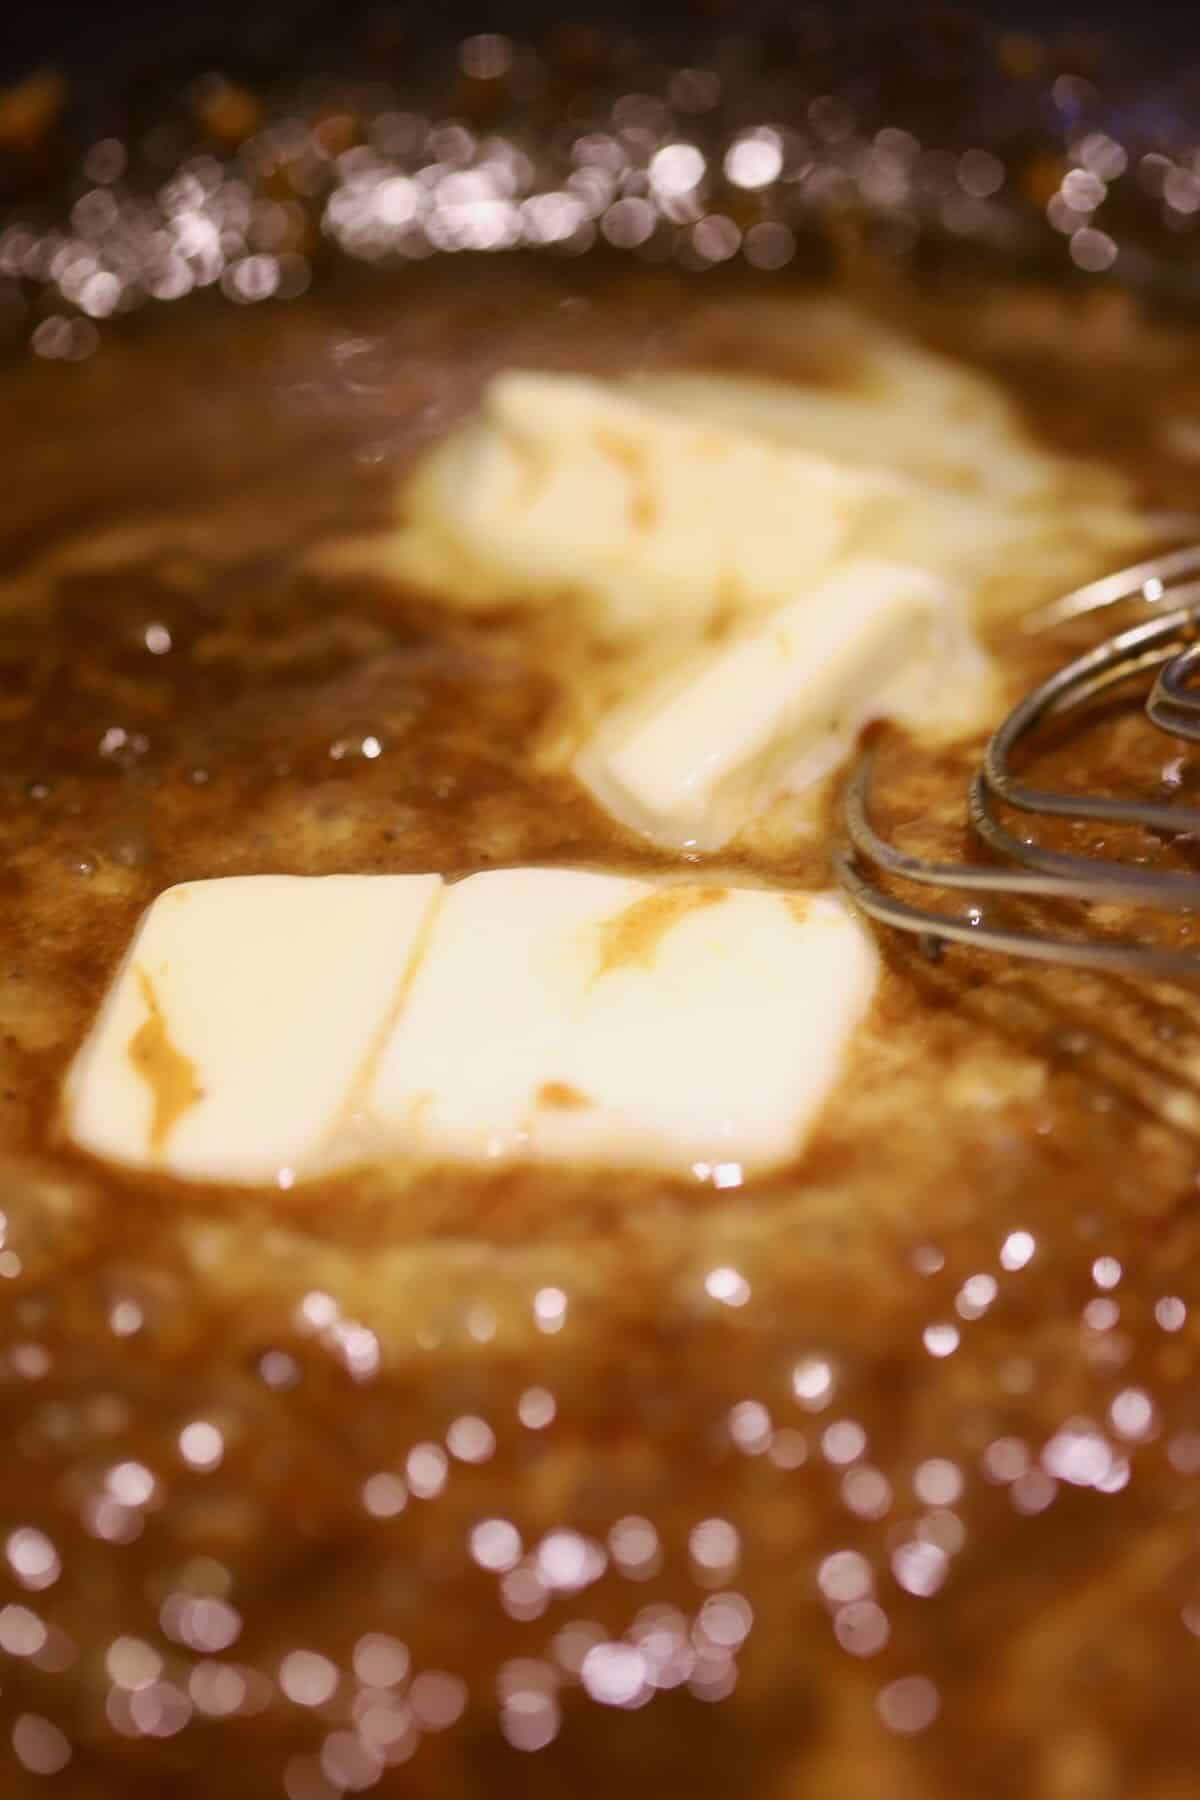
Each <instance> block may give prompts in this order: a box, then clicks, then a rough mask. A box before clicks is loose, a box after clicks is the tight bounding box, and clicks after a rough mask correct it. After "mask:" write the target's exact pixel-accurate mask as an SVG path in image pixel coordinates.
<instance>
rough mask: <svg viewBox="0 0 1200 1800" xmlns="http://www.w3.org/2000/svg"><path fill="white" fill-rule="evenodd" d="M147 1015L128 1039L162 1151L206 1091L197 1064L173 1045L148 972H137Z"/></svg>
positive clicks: (154, 1145) (155, 1145)
mask: <svg viewBox="0 0 1200 1800" xmlns="http://www.w3.org/2000/svg"><path fill="white" fill-rule="evenodd" d="M137 977H138V983H139V985H140V987H141V990H142V999H143V1000H144V1001H145V1003H146V1009H147V1016H146V1018H145V1020H144V1021H143V1023H142V1024H141V1025H139V1026H138V1028H137V1030H136V1031H135V1032H134V1034H133V1036H132V1037H131V1038H130V1040H129V1060H130V1062H131V1063H132V1064H133V1066H134V1068H135V1069H136V1070H137V1072H138V1074H139V1075H140V1076H141V1078H142V1080H143V1081H144V1082H145V1083H146V1084H147V1086H148V1087H149V1089H150V1093H151V1097H152V1099H153V1102H154V1116H153V1118H152V1119H151V1122H150V1148H151V1149H152V1150H153V1151H155V1152H156V1153H157V1152H160V1151H161V1150H162V1149H163V1147H164V1145H165V1144H166V1141H167V1137H168V1135H169V1133H170V1132H171V1130H172V1128H173V1127H174V1125H175V1123H176V1121H177V1120H178V1119H179V1117H180V1115H181V1114H182V1113H185V1112H186V1111H187V1109H188V1107H189V1106H194V1105H195V1104H196V1102H197V1100H202V1099H203V1098H204V1090H203V1088H202V1087H200V1086H199V1084H198V1083H197V1081H196V1065H195V1063H194V1062H193V1061H192V1059H191V1057H190V1056H185V1055H184V1053H183V1051H182V1050H180V1049H179V1048H178V1046H177V1045H175V1044H173V1043H172V1042H171V1036H170V1033H169V1032H168V1030H167V1021H166V1019H165V1018H164V1017H163V1010H162V1007H161V1006H160V1005H159V1003H158V995H157V994H156V993H155V991H154V983H153V982H152V981H151V979H150V977H149V975H147V973H146V971H145V969H139V970H138V972H137Z"/></svg>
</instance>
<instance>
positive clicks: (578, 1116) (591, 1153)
mask: <svg viewBox="0 0 1200 1800" xmlns="http://www.w3.org/2000/svg"><path fill="white" fill-rule="evenodd" d="M876 978H877V961H876V952H875V948H874V944H873V941H872V939H871V938H870V936H869V935H868V934H867V932H866V931H865V930H864V929H863V927H862V926H861V925H860V923H859V922H858V920H857V919H856V918H855V917H854V915H853V914H852V913H851V912H850V911H849V909H848V908H847V907H846V906H845V905H844V904H843V902H842V901H841V900H840V899H839V898H838V897H837V896H835V895H809V894H802V895H783V894H779V893H772V892H769V891H767V890H763V889H737V888H728V887H719V886H702V885H695V884H692V885H660V884H655V883H653V882H647V881H634V880H629V879H627V878H625V877H622V876H614V875H600V874H592V873H588V872H582V871H577V870H559V869H510V870H501V871H495V872H489V873H487V874H483V875H474V876H470V877H468V878H467V879H466V880H464V881H461V882H458V883H457V884H455V885H453V886H444V885H443V883H442V881H441V879H440V877H438V876H436V875H430V876H395V877H393V876H365V875H364V876H333V877H327V878H321V879H314V880H303V879H288V878H283V877H278V878H277V877H271V876H264V877H258V878H250V879H233V880H223V881H207V882H195V883H192V884H190V885H188V886H184V887H177V888H171V889H169V890H168V891H167V892H166V893H165V894H163V895H161V896H160V897H159V899H158V900H157V901H155V903H154V905H153V906H152V907H151V908H150V910H149V911H148V912H147V914H146V915H145V917H144V919H143V920H142V923H141V925H140V926H139V928H138V931H137V934H136V936H135V938H134V942H133V945H132V947H131V949H130V951H129V953H128V955H127V957H126V958H125V961H124V962H123V964H122V965H121V968H120V969H119V971H118V973H117V975H116V977H115V980H114V982H113V986H112V988H111V990H110V992H109V995H108V997H107V999H106V1000H105V1002H104V1005H103V1007H102V1009H101V1012H100V1015H99V1018H98V1019H97V1021H96V1024H95V1027H94V1028H93V1030H92V1032H91V1035H90V1036H89V1038H88V1040H87V1042H86V1043H85V1044H84V1046H83V1048H82V1050H81V1051H80V1052H79V1055H78V1056H77V1057H76V1059H75V1062H74V1064H73V1065H72V1068H71V1071H70V1074H69V1076H68V1079H67V1084H66V1125H67V1129H68V1131H69V1132H70V1134H71V1136H72V1137H73V1138H74V1139H75V1141H76V1142H77V1143H79V1144H81V1145H82V1146H83V1147H84V1148H85V1149H87V1150H90V1151H92V1152H94V1153H95V1154H96V1155H99V1156H102V1157H106V1158H108V1159H110V1160H111V1161H114V1162H120V1163H124V1164H127V1165H130V1166H132V1167H135V1168H144V1169H163V1170H166V1171H168V1172H170V1173H171V1174H173V1175H178V1176H183V1177H186V1178H188V1179H192V1180H205V1181H224V1182H238V1183H246V1184H259V1185H265V1184H280V1185H283V1186H290V1185H291V1183H292V1182H293V1181H294V1180H299V1179H303V1178H304V1177H305V1176H312V1175H315V1174H319V1173H324V1172H328V1171H331V1170H334V1169H339V1168H345V1167H349V1166H351V1165H353V1164H356V1163H363V1162H369V1161H371V1160H379V1159H384V1160H387V1159H391V1158H399V1159H403V1160H405V1161H408V1162H413V1161H415V1162H418V1163H421V1162H446V1161H450V1162H465V1163H475V1164H483V1165H487V1164H491V1163H496V1162H507V1161H519V1160H533V1161H545V1162H550V1163H574V1164H581V1165H611V1166H622V1165H623V1166H628V1167H650V1168H656V1169H661V1170H664V1171H667V1172H670V1173H672V1174H677V1175H688V1174H692V1175H695V1174H697V1173H699V1174H700V1176H701V1178H704V1179H707V1178H708V1175H709V1173H710V1172H711V1171H712V1170H713V1169H716V1168H718V1167H720V1168H721V1169H722V1171H723V1174H722V1177H721V1178H722V1179H723V1180H725V1181H726V1182H728V1183H731V1182H732V1181H734V1180H737V1179H740V1173H738V1172H739V1171H746V1172H751V1171H755V1170H761V1169H765V1168H769V1167H771V1166H773V1165H774V1164H777V1163H779V1162H783V1161H786V1160H787V1159H788V1158H790V1157H792V1156H794V1155H795V1154H797V1153H798V1151H799V1150H800V1149H801V1148H802V1147H803V1144H804V1141H805V1137H806V1135H807V1133H808V1131H809V1130H810V1129H811V1126H812V1124H813V1121H814V1120H815V1118H816V1116H817V1114H818V1113H819V1111H820V1109H821V1107H822V1105H823V1104H824V1102H825V1099H826V1097H827V1095H828V1093H829V1090H830V1088H831V1087H832V1085H833V1084H834V1082H835V1081H836V1079H837V1076H838V1072H839V1070H840V1068H841V1066H842V1062H843V1058H844V1055H845V1051H846V1046H847V1043H848V1040H849V1037H850V1035H851V1033H852V1032H853V1030H854V1027H855V1026H856V1025H857V1023H858V1021H859V1020H860V1018H861V1017H862V1015H863V1013H864V1011H865V1010H866V1007H867V1005H868V1003H869V1001H870V998H871V995H872V993H873V991H874V986H875V982H876Z"/></svg>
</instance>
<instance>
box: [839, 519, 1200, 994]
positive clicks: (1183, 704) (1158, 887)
mask: <svg viewBox="0 0 1200 1800" xmlns="http://www.w3.org/2000/svg"><path fill="white" fill-rule="evenodd" d="M1197 570H1200V545H1196V546H1193V547H1190V548H1189V549H1187V550H1184V551H1176V552H1174V553H1172V554H1171V555H1169V556H1164V557H1161V558H1159V559H1157V560H1155V561H1153V562H1147V563H1141V564H1138V565H1137V566H1136V567H1135V568H1132V569H1126V570H1121V571H1118V572H1117V573H1116V574H1114V575H1111V576H1106V577H1104V578H1103V580H1102V581H1100V582H1094V583H1092V584H1090V586H1089V587H1087V588H1082V589H1079V590H1078V591H1077V592H1076V593H1075V594H1073V595H1068V596H1066V597H1065V599H1064V600H1063V601H1062V602H1059V603H1056V604H1057V606H1058V608H1059V616H1060V617H1062V618H1067V617H1074V616H1075V615H1076V614H1077V613H1080V612H1085V611H1090V610H1095V609H1096V608H1098V607H1101V606H1108V605H1112V604H1115V603H1116V602H1118V601H1119V600H1127V599H1130V598H1136V597H1139V596H1140V597H1141V598H1142V599H1143V600H1145V601H1147V602H1148V603H1149V604H1153V605H1156V606H1157V605H1158V604H1159V603H1160V602H1161V601H1163V600H1165V599H1167V598H1169V599H1171V600H1179V599H1182V600H1183V602H1184V604H1182V605H1176V606H1174V607H1173V608H1172V610H1170V611H1169V612H1165V613H1164V612H1158V613H1156V615H1155V616H1154V617H1153V618H1151V619H1149V620H1147V621H1144V622H1142V623H1140V624H1137V625H1133V626H1130V627H1128V628H1127V629H1125V630H1123V631H1119V632H1117V633H1115V634H1114V635H1113V636H1112V637H1110V638H1108V639H1106V640H1105V641H1104V642H1103V643H1101V644H1098V645H1096V646H1095V647H1094V648H1093V649H1090V650H1087V651H1085V652H1084V653H1083V654H1082V655H1080V656H1077V657H1075V658H1074V659H1073V660H1072V661H1070V662H1068V663H1067V664H1066V665H1065V666H1064V667H1063V668H1061V669H1059V670H1057V671H1056V672H1055V673H1054V674H1053V675H1051V676H1050V677H1049V678H1048V679H1047V680H1045V681H1043V682H1041V683H1040V684H1039V686H1037V687H1036V688H1034V689H1033V690H1032V692H1031V693H1029V694H1028V695H1026V697H1025V698H1024V699H1023V700H1022V701H1021V702H1020V703H1019V704H1018V705H1017V706H1015V707H1014V708H1013V710H1012V711H1011V712H1010V713H1009V715H1008V717H1007V718H1006V719H1005V720H1004V721H1003V722H1002V723H1001V725H1000V726H999V727H998V728H997V730H996V731H995V732H994V733H993V734H992V737H991V739H990V740H989V742H988V745H987V748H986V750H985V752H984V756H983V762H982V766H981V769H980V770H979V772H978V773H977V774H976V776H975V777H974V779H973V780H972V781H971V783H970V785H969V788H968V792H967V817H968V819H969V822H970V825H971V827H972V829H973V831H974V833H975V835H976V836H977V837H978V838H979V839H980V840H981V842H982V843H984V844H985V845H986V846H987V848H988V849H989V850H991V851H992V852H993V853H994V854H995V855H996V856H997V858H999V859H1000V860H999V861H998V863H997V864H995V865H992V864H986V863H967V862H962V863H942V862H934V861H931V860H929V859H928V858H924V857H917V856H911V855H908V854H907V853H905V852H904V851H901V850H899V849H898V848H897V847H896V846H895V845H893V844H890V843H889V842H888V841H887V840H886V839H885V838H883V837H882V836H881V835H880V834H879V832H878V831H876V829H875V827H874V826H873V824H872V823H871V817H870V793H871V785H872V777H873V773H874V766H875V752H874V751H873V750H870V749H868V750H867V751H866V752H865V753H864V754H863V756H862V757H861V758H860V760H859V762H858V765H857V767H856V768H855V769H854V771H853V772H852V774H851V776H850V779H849V781H848V782H847V784H846V788H845V792H844V795H843V822H844V825H845V829H846V834H847V837H848V839H849V848H848V849H845V850H841V851H839V852H838V854H837V856H836V857H835V870H836V874H837V877H838V880H839V881H840V883H841V885H842V887H843V888H844V889H845V891H846V892H847V894H848V895H849V896H850V898H851V899H852V900H853V901H854V902H855V903H856V904H857V905H858V906H859V907H861V908H862V910H863V911H864V912H866V913H868V914H869V915H870V916H871V917H873V918H875V919H877V920H879V921H880V922H881V923H884V924H887V925H891V926H893V927H895V928H897V929H899V930H901V931H907V932H916V933H918V934H920V935H921V937H922V938H923V939H924V940H925V943H926V947H927V948H930V949H936V950H940V948H941V947H942V945H943V944H944V943H945V942H947V941H950V942H954V941H958V942H963V943H970V944H972V945H974V946H975V947H977V948H983V949H990V950H996V951H1002V952H1004V953H1006V954H1009V955H1016V956H1022V957H1032V958H1035V959H1040V960H1043V961H1049V962H1061V963H1073V964H1076V965H1079V966H1084V967H1089V968H1096V969H1110V970H1119V971H1121V972H1123V973H1130V972H1133V973H1138V974H1149V975H1159V976H1169V977H1181V976H1182V977H1187V978H1190V979H1193V980H1194V979H1196V978H1200V951H1193V950H1172V949H1168V948H1164V947H1161V946H1158V945H1154V944H1140V943H1129V942H1112V941H1103V940H1100V939H1098V938H1095V937H1092V938H1088V937H1078V938H1076V937H1070V936H1061V935H1058V934H1056V933H1054V932H1052V931H1048V930H1025V929H1020V928H1017V927H1012V928H1010V927H1007V926H1001V925H994V924H992V923H991V922H990V921H987V920H985V918H984V916H983V912H982V909H981V908H979V907H974V908H972V909H971V911H970V912H969V913H968V915H967V916H966V917H963V918H955V917H953V916H948V915H946V914H943V913H939V912H936V911H934V910H933V909H927V908H923V907H918V906H914V905H910V904H908V903H907V902H905V901H903V900H900V899H898V898H897V897H896V896H895V895H893V894H892V893H890V892H888V891H887V890H885V889H884V888H883V887H881V886H880V885H879V883H878V880H877V879H875V878H873V877H872V876H871V875H869V874H868V873H867V869H868V868H872V869H874V870H875V871H878V872H880V873H882V874H884V875H888V876H892V877H897V878H899V879H901V880H903V881H910V882H914V883H917V884H919V885H923V886H931V887H938V888H943V889H945V888H950V889H954V890H964V889H965V890H967V891H973V892H976V893H979V894H981V895H982V894H989V895H997V896H1004V895H1007V896H1012V897H1017V898H1021V897H1024V898H1040V899H1051V900H1080V901H1083V902H1085V903H1087V904H1088V905H1089V906H1095V905H1097V904H1102V903H1118V904H1124V905H1132V906H1138V907H1147V908H1150V907H1152V908H1156V909H1162V910H1172V911H1183V912H1187V911H1190V910H1192V909H1193V908H1196V907H1200V875H1193V874H1191V873H1190V872H1186V871H1179V870H1160V869H1154V868H1142V867H1138V866H1131V865H1130V864H1125V863H1121V862H1117V861H1114V860H1112V859H1111V858H1106V857H1102V856H1099V855H1086V854H1077V853H1073V852H1068V851H1061V850H1050V849H1047V848H1045V847H1044V846H1042V845H1041V844H1039V843H1037V842H1036V840H1035V839H1034V838H1033V837H1031V836H1019V835H1018V834H1017V833H1016V832H1015V831H1013V830H1010V829H1009V827H1008V826H1007V825H1006V824H1005V823H1004V822H1003V821H1002V819H1001V818H1000V816H999V814H998V812H997V805H998V804H1002V805H1005V806H1008V807H1011V808H1013V809H1015V810H1016V811H1018V812H1022V813H1026V814H1030V815H1035V816H1042V817H1054V818H1065V819H1072V820H1076V821H1085V822H1089V823H1104V824H1110V825H1124V826H1137V827H1140V828H1142V829H1143V830H1157V831H1165V832H1170V833H1172V834H1180V833H1188V832H1192V833H1200V808H1196V807H1192V806H1188V805H1186V804H1175V803H1172V802H1160V801H1154V800H1135V799H1120V798H1110V797H1108V796H1103V795H1096V794H1086V793H1084V794H1079V793H1068V792H1063V791H1058V790H1054V789H1047V788H1040V787H1034V786H1032V785H1030V784H1028V783H1026V782H1024V781H1021V780H1019V779H1018V778H1017V776H1016V775H1015V774H1014V773H1013V770H1012V766H1011V765H1012V759H1013V757H1014V754H1015V753H1016V752H1017V751H1018V749H1019V748H1021V747H1022V746H1024V745H1026V744H1027V742H1028V741H1029V740H1031V739H1032V738H1033V737H1034V736H1035V734H1036V733H1037V731H1038V729H1039V727H1041V726H1043V725H1044V724H1045V723H1046V722H1048V721H1050V720H1058V719H1063V718H1069V716H1070V715H1072V714H1074V713H1077V712H1078V711H1079V710H1081V709H1082V708H1083V707H1085V706H1087V705H1088V704H1089V703H1090V702H1091V701H1093V700H1095V699H1097V698H1100V697H1102V696H1103V695H1105V694H1106V693H1109V692H1111V691H1113V690H1115V689H1117V688H1119V687H1121V686H1124V685H1126V684H1127V683H1128V682H1129V681H1130V680H1131V679H1133V678H1135V677H1139V676H1144V675H1146V674H1148V673H1149V672H1150V671H1151V670H1153V671H1154V672H1155V680H1154V684H1153V687H1152V690H1151V692H1150V695H1149V697H1148V698H1147V700H1146V703H1145V704H1146V713H1147V716H1148V718H1149V719H1150V721H1151V723H1152V724H1154V725H1155V726H1157V727H1158V728H1159V729H1160V730H1162V731H1165V732H1168V733H1170V734H1171V735H1173V736H1175V737H1181V738H1184V739H1185V740H1187V741H1191V742H1200V692H1197V690H1196V689H1194V688H1192V687H1191V685H1190V683H1191V681H1192V679H1193V678H1194V676H1195V675H1196V674H1197V673H1200V644H1198V643H1197V642H1195V636H1196V632H1197V629H1198V628H1200V581H1194V582H1190V583H1187V584H1184V585H1181V586H1180V587H1178V588H1176V589H1174V590H1170V584H1171V583H1172V582H1173V581H1174V580H1175V579H1176V578H1177V577H1178V578H1182V577H1184V576H1187V575H1191V574H1193V573H1195V571H1197ZM1051 610H1054V609H1051ZM1043 617H1044V615H1043ZM1091 922H1092V923H1093V925H1094V920H1093V921H1091ZM1087 923H1088V921H1087V920H1086V918H1085V921H1084V924H1085V926H1086V925H1087Z"/></svg>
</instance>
